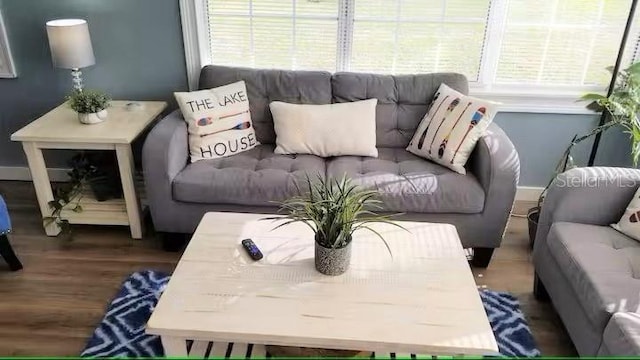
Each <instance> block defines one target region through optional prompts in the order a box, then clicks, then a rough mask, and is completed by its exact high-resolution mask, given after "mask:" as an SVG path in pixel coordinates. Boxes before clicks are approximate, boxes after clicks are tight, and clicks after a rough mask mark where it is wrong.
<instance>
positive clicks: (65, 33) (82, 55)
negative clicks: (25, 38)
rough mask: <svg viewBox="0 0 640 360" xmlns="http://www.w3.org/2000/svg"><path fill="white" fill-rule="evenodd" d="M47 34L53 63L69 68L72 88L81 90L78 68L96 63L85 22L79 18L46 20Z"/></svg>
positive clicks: (80, 76)
mask: <svg viewBox="0 0 640 360" xmlns="http://www.w3.org/2000/svg"><path fill="white" fill-rule="evenodd" d="M47 36H48V38H49V47H50V48H51V60H52V61H53V65H54V66H55V67H59V68H63V69H71V76H72V77H73V88H74V89H76V90H78V91H82V72H80V69H81V68H84V67H87V66H91V65H93V64H95V63H96V59H95V57H94V55H93V46H91V37H90V36H89V26H88V24H87V22H86V21H85V20H81V19H60V20H51V21H48V22H47Z"/></svg>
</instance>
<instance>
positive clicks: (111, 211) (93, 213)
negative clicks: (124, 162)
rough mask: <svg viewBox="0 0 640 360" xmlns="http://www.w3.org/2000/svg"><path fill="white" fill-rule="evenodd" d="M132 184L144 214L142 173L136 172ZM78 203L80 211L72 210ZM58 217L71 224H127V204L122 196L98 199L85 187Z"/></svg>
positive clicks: (144, 199) (144, 200)
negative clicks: (103, 199) (104, 199)
mask: <svg viewBox="0 0 640 360" xmlns="http://www.w3.org/2000/svg"><path fill="white" fill-rule="evenodd" d="M134 184H135V188H136V193H137V194H138V198H139V200H140V204H141V214H144V211H145V209H146V197H145V195H144V194H145V191H144V180H143V179H142V174H136V176H135V179H134ZM78 198H79V201H78V200H77V199H78ZM78 204H79V205H80V206H81V207H82V211H81V212H75V211H73V210H72V209H73V208H74V207H75V206H76V205H78ZM60 217H62V218H63V219H66V220H68V221H69V223H71V224H89V225H123V226H129V217H128V215H127V204H126V202H125V200H124V198H119V199H110V200H106V201H98V200H97V199H96V198H95V196H94V195H93V192H92V191H91V189H86V190H85V191H84V192H83V193H82V194H80V195H77V196H76V198H74V199H72V200H71V204H69V206H67V207H66V208H65V209H64V210H62V212H61V213H60Z"/></svg>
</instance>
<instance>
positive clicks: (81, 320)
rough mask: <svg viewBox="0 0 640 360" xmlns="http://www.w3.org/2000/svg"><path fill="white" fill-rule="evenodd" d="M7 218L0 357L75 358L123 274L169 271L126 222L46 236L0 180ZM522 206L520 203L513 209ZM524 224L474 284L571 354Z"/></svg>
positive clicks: (555, 351)
mask: <svg viewBox="0 0 640 360" xmlns="http://www.w3.org/2000/svg"><path fill="white" fill-rule="evenodd" d="M0 194H2V196H3V197H4V198H5V199H6V201H7V203H8V206H9V209H10V213H11V216H12V220H13V225H14V232H13V234H12V235H11V237H10V239H11V242H12V243H13V247H14V250H15V251H16V253H17V254H18V256H19V257H20V259H21V261H22V263H23V264H24V266H25V268H24V270H22V271H19V272H9V271H8V270H7V267H6V265H5V264H4V262H2V261H0V356H9V355H13V356H16V355H56V356H65V355H66V356H77V355H78V354H79V353H80V351H81V350H82V348H83V347H84V345H85V342H86V340H87V339H88V337H89V336H90V335H91V333H92V332H93V330H94V328H95V326H96V325H97V324H98V322H99V321H100V319H101V317H102V315H103V313H104V310H105V307H106V306H107V304H108V303H109V301H110V299H111V298H112V297H113V296H114V295H115V294H116V291H117V290H118V289H119V286H120V283H121V282H122V281H123V280H124V279H125V278H126V276H127V275H128V274H129V273H131V272H133V271H138V270H144V269H155V270H161V271H166V272H171V271H172V270H173V268H174V267H175V264H176V263H177V261H178V259H179V256H180V255H179V254H177V253H167V252H165V251H163V250H162V249H161V248H160V244H159V243H158V242H157V241H156V240H155V237H154V236H153V232H152V229H148V231H147V235H146V236H145V238H144V239H143V240H142V241H134V240H131V239H130V237H129V230H128V228H125V227H117V226H114V227H105V226H74V227H73V229H74V239H73V241H71V242H68V241H64V240H62V239H58V238H49V237H47V236H45V235H44V231H43V229H42V226H41V221H40V214H39V212H38V209H37V205H36V200H35V194H34V191H33V188H32V185H31V183H30V182H7V181H4V182H2V181H0ZM527 207H528V204H524V203H519V204H517V206H516V211H515V212H516V213H520V214H522V213H524V212H525V209H526V208H527ZM526 229H527V228H526V221H525V219H523V218H519V217H512V219H511V222H510V224H509V228H508V231H507V234H506V236H505V239H504V241H503V244H502V247H501V248H500V249H498V250H497V251H496V253H495V254H494V258H493V260H492V262H491V265H490V266H489V268H488V269H482V270H478V269H475V270H474V274H475V276H476V282H477V283H478V285H479V286H480V287H487V288H489V289H493V290H502V291H508V292H510V293H512V294H514V295H516V296H517V297H518V299H519V300H520V302H521V305H522V308H523V311H524V313H525V315H526V317H527V320H528V322H529V325H530V326H531V329H532V331H533V334H534V337H535V339H536V342H537V344H538V347H539V348H540V350H541V351H542V353H543V354H544V355H565V356H571V355H574V356H575V355H576V353H575V350H574V348H573V346H572V344H571V341H570V340H569V337H568V335H567V334H566V332H565V330H564V328H563V327H562V324H561V322H560V320H559V318H558V317H557V315H556V314H555V312H554V310H553V309H552V307H551V306H550V305H549V304H545V303H540V302H538V301H536V300H534V299H533V295H532V294H531V288H532V282H533V267H532V265H531V252H530V250H529V246H528V238H527V230H526Z"/></svg>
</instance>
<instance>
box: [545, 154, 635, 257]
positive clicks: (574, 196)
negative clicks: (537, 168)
mask: <svg viewBox="0 0 640 360" xmlns="http://www.w3.org/2000/svg"><path fill="white" fill-rule="evenodd" d="M638 185H640V170H636V169H627V168H613V167H585V168H575V169H571V170H569V171H567V172H564V173H562V174H560V175H558V176H557V177H556V179H555V180H554V181H553V183H552V184H551V186H550V187H549V191H548V192H547V196H546V198H545V199H544V203H543V205H542V211H541V213H540V220H539V222H538V230H537V233H536V241H535V247H536V248H537V247H538V246H539V245H538V244H544V243H545V241H546V238H547V234H548V233H549V229H550V228H551V225H552V224H553V223H554V222H559V221H567V222H576V223H582V224H593V225H609V224H611V223H615V222H618V221H619V220H620V217H621V216H622V213H623V212H624V210H625V208H626V207H627V205H628V204H629V201H630V200H631V197H633V194H634V193H635V191H636V190H637V189H638Z"/></svg>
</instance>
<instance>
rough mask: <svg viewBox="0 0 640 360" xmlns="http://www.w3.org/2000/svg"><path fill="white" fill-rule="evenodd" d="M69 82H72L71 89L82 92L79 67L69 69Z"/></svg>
mask: <svg viewBox="0 0 640 360" xmlns="http://www.w3.org/2000/svg"><path fill="white" fill-rule="evenodd" d="M71 82H72V83H73V90H76V91H79V92H82V87H83V83H82V71H80V69H78V68H74V69H71Z"/></svg>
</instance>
